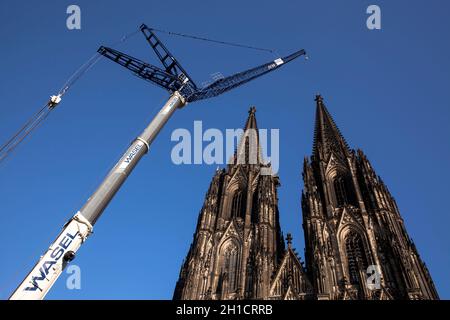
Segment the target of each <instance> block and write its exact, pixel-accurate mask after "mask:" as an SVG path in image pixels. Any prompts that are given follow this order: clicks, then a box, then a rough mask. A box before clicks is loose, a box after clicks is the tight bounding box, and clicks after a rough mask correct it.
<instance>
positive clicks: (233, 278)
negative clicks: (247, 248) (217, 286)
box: [220, 243, 239, 292]
mask: <svg viewBox="0 0 450 320" xmlns="http://www.w3.org/2000/svg"><path fill="white" fill-rule="evenodd" d="M238 258H239V253H238V247H237V246H236V244H234V243H230V244H229V245H228V246H227V247H226V248H225V249H224V250H223V253H222V265H221V268H220V274H221V276H220V278H222V279H223V280H226V282H227V285H226V289H227V291H228V292H234V291H236V288H237V275H238V263H239V259H238ZM222 289H224V288H222Z"/></svg>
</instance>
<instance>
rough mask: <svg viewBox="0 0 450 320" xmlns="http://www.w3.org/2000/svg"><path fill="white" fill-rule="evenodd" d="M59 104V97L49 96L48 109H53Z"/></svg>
mask: <svg viewBox="0 0 450 320" xmlns="http://www.w3.org/2000/svg"><path fill="white" fill-rule="evenodd" d="M60 102H61V95H60V94H58V95H56V96H50V100H49V101H48V104H47V105H48V108H49V109H53V108H55V107H56V106H57V105H58V104H59V103H60Z"/></svg>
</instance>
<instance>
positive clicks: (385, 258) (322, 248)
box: [174, 96, 438, 300]
mask: <svg viewBox="0 0 450 320" xmlns="http://www.w3.org/2000/svg"><path fill="white" fill-rule="evenodd" d="M316 103H317V111H316V125H315V133H314V147H313V154H312V156H311V158H310V159H308V158H305V161H304V166H303V180H304V190H303V193H302V201H301V203H302V211H303V230H304V235H305V244H306V248H305V261H306V266H304V265H303V263H302V262H301V260H300V258H299V256H298V255H297V253H296V252H295V249H293V248H292V245H291V242H292V238H291V236H290V235H289V234H288V235H287V237H286V240H287V247H286V246H285V241H284V237H283V235H282V233H281V228H280V222H279V211H278V197H277V188H278V186H279V184H280V183H279V178H278V176H276V175H263V174H261V171H262V170H263V169H265V170H267V169H269V170H270V164H264V163H263V161H262V160H261V152H260V151H261V150H260V147H259V136H258V134H257V124H256V117H255V111H256V110H255V108H251V109H250V111H249V117H248V119H247V122H246V124H245V127H244V135H243V137H242V139H241V142H240V144H239V146H238V148H237V150H236V154H235V156H234V157H235V159H234V160H236V161H234V163H233V164H229V165H228V166H227V168H226V169H221V170H219V169H218V170H217V171H216V173H215V175H214V177H213V179H212V182H211V184H210V187H209V190H208V192H207V194H206V198H205V201H204V204H203V207H202V209H201V211H200V214H199V218H198V223H197V228H196V231H195V234H194V239H193V243H192V245H191V247H190V249H189V252H188V254H187V257H186V259H185V261H184V262H183V264H182V267H181V271H180V275H179V279H178V281H177V284H176V288H175V292H174V299H183V300H187V299H197V300H201V299H218V300H219V299H220V300H228V299H276V300H279V299H300V300H301V299H334V300H336V299H438V294H437V292H436V289H435V287H434V284H433V281H432V279H431V276H430V274H429V272H428V270H427V268H426V266H425V264H424V263H423V262H422V260H421V259H420V256H419V254H418V252H417V250H416V248H415V246H414V244H413V242H412V240H411V239H410V238H409V236H408V234H407V232H406V229H405V226H404V223H403V220H402V218H401V216H400V213H399V210H398V208H397V205H396V203H395V200H394V199H393V197H392V196H391V194H390V193H389V191H388V189H387V187H386V186H385V185H384V183H383V181H382V180H381V178H380V177H379V176H377V175H376V173H375V171H374V170H373V168H372V166H371V165H370V163H369V161H368V159H367V157H366V156H365V155H364V154H363V152H362V151H360V150H358V151H356V152H355V151H353V150H351V149H350V148H349V147H348V145H347V143H346V141H345V139H344V138H343V137H342V135H341V133H340V132H339V129H338V128H337V126H336V124H335V123H334V121H333V119H332V117H331V116H330V114H329V112H328V110H327V109H326V107H325V105H324V103H323V99H322V97H321V96H317V97H316ZM255 132H256V134H253V133H255ZM250 133H252V134H253V135H251V134H250ZM252 137H253V138H254V140H252V142H255V143H249V140H251V139H250V138H252ZM249 145H250V146H256V148H255V149H251V147H249ZM247 154H250V155H254V157H253V159H254V160H255V161H243V162H241V161H237V159H238V158H239V156H241V155H247ZM245 157H246V160H248V157H247V156H245ZM368 268H369V269H368ZM368 272H369V273H368ZM370 275H372V277H370V280H369V281H368V276H370Z"/></svg>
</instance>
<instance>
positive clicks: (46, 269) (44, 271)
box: [24, 231, 78, 291]
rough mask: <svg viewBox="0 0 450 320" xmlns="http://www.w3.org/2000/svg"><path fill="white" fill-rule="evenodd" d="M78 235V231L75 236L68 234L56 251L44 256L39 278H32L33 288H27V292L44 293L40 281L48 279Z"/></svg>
mask: <svg viewBox="0 0 450 320" xmlns="http://www.w3.org/2000/svg"><path fill="white" fill-rule="evenodd" d="M77 235H78V231H76V232H75V233H74V234H70V233H69V232H67V233H66V234H65V236H64V237H63V238H62V239H61V241H60V242H59V243H58V245H57V246H56V248H55V249H53V251H51V253H50V255H49V257H47V256H44V258H43V260H44V261H43V262H42V263H41V264H42V265H41V267H40V268H39V273H40V274H39V275H38V276H32V277H31V281H30V282H31V286H29V287H25V289H24V290H25V291H36V290H37V289H39V290H40V291H42V289H41V288H40V287H39V284H38V281H43V280H46V279H47V275H48V274H49V273H50V270H51V269H52V268H56V266H55V265H56V264H57V263H58V261H59V259H61V258H62V257H63V256H64V253H65V252H66V250H67V249H68V248H69V246H70V244H71V243H72V241H73V239H75V237H76V236H77Z"/></svg>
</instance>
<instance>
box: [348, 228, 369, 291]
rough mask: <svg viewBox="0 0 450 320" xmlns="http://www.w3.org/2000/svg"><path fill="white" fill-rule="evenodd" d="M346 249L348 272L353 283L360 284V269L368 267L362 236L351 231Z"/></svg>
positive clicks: (363, 270)
mask: <svg viewBox="0 0 450 320" xmlns="http://www.w3.org/2000/svg"><path fill="white" fill-rule="evenodd" d="M345 250H346V253H347V263H348V272H349V277H350V283H351V284H359V282H360V276H359V275H360V271H362V272H365V270H366V269H367V266H368V263H367V257H366V253H365V250H364V245H363V241H362V239H361V236H360V235H359V234H358V233H356V232H354V231H351V232H350V233H349V234H348V235H347V236H346V238H345Z"/></svg>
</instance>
